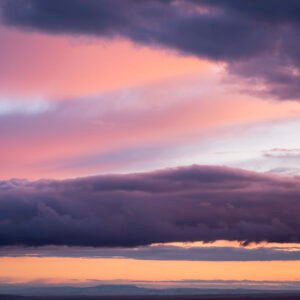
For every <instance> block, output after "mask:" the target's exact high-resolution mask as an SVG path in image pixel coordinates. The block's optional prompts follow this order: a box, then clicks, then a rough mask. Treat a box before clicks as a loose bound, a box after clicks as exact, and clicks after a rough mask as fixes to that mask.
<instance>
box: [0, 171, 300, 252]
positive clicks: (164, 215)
mask: <svg viewBox="0 0 300 300" xmlns="http://www.w3.org/2000/svg"><path fill="white" fill-rule="evenodd" d="M299 186H300V185H299V179H298V178H280V177H275V176H268V175H262V174H257V173H253V172H247V171H242V170H237V169H230V168H225V167H208V166H191V167H181V168H177V169H167V170H162V171H156V172H151V173H140V174H128V175H103V176H95V177H87V178H78V179H70V180H63V181H58V180H41V181H36V182H29V181H22V180H9V181H1V182H0V245H1V246H9V245H27V246H43V245H68V246H97V247H109V246H113V247H117V246H120V247H131V246H138V245H147V244H151V243H159V242H174V241H206V242H209V241H214V240H238V241H241V242H243V243H249V242H260V241H269V242H299V241H300V220H299V211H300V201H299V196H300V188H299Z"/></svg>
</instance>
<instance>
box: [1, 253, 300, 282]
mask: <svg viewBox="0 0 300 300" xmlns="http://www.w3.org/2000/svg"><path fill="white" fill-rule="evenodd" d="M0 278H10V281H15V282H30V281H34V280H46V281H47V279H52V280H56V281H57V282H68V281H70V280H72V279H74V278H76V280H78V281H86V280H115V279H121V280H157V281H159V280H187V279H191V278H192V279H194V280H197V279H198V280H217V279H223V280H256V281H263V280H277V281H284V280H300V261H284V262H283V261H269V262H255V261H254V262H220V261H218V262H203V261H202V262H195V261H193V262H189V261H145V260H133V259H90V258H89V259H87V258H48V257H45V258H29V257H18V258H8V257H4V258H1V259H0Z"/></svg>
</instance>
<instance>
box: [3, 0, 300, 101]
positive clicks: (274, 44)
mask: <svg viewBox="0 0 300 300" xmlns="http://www.w3.org/2000/svg"><path fill="white" fill-rule="evenodd" d="M299 11H300V3H299V1H297V0H288V1H281V0H267V1H239V0H233V1H232V0H198V1H197V0H188V1H180V0H179V1H178V0H177V1H175V0H167V1H163V0H162V1H159V0H148V1H136V0H127V1H123V0H86V1H80V0H72V1H70V0H62V1H51V0H21V1H20V0H19V1H14V0H9V1H2V2H1V5H0V13H1V20H2V22H3V23H4V24H6V25H9V26H15V27H18V28H21V29H24V30H38V31H43V32H46V33H50V34H71V35H89V36H97V37H103V38H117V37H125V38H128V39H130V40H132V41H134V42H137V43H141V44H146V45H150V46H158V47H167V48H170V49H174V50H176V51H179V52H181V53H184V54H191V55H196V56H199V57H204V58H208V59H210V60H213V61H222V62H225V63H227V64H228V70H229V72H230V73H231V74H234V75H239V76H242V77H244V78H245V79H246V80H249V81H250V82H251V85H249V86H251V87H253V86H255V91H256V92H262V93H264V94H272V95H273V96H275V97H277V98H278V99H298V98H299V92H300V90H299V86H300V85H299V78H300V70H299V67H300V56H299V53H300V51H299V50H300V49H299V47H300V43H299V33H300V22H299V20H300V18H299Z"/></svg>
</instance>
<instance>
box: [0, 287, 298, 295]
mask: <svg viewBox="0 0 300 300" xmlns="http://www.w3.org/2000/svg"><path fill="white" fill-rule="evenodd" d="M265 293H268V294H270V293H274V294H280V293H286V294H300V290H299V291H295V290H259V289H245V288H238V289H212V288H163V289H157V288H145V287H138V286H135V285H97V286H91V287H75V286H24V285H22V286H20V285H4V286H0V294H2V295H20V296H134V295H136V296H139V295H140V296H147V295H149V296H154V295H159V296H163V295H241V294H243V295H244V294H248V295H249V294H265Z"/></svg>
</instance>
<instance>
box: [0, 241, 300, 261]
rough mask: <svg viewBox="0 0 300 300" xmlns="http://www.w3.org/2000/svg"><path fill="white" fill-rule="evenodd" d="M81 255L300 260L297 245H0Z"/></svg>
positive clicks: (37, 253) (0, 252)
mask: <svg viewBox="0 0 300 300" xmlns="http://www.w3.org/2000/svg"><path fill="white" fill-rule="evenodd" d="M1 256H2V257H8V256H9V257H24V256H26V257H75V258H76V257H80V258H81V257H85V258H129V259H141V260H164V261H165V260H172V261H174V260H179V261H289V260H300V248H299V247H295V248H294V247H293V248H281V247H262V246H258V247H257V248H245V247H228V246H227V247H225V246H223V247H220V246H219V247H216V246H209V244H208V245H207V246H205V247H199V246H198V247H178V246H175V245H170V244H157V245H150V246H141V247H134V248H118V247H117V248H95V247H68V246H44V247H19V246H8V247H0V257H1Z"/></svg>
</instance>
